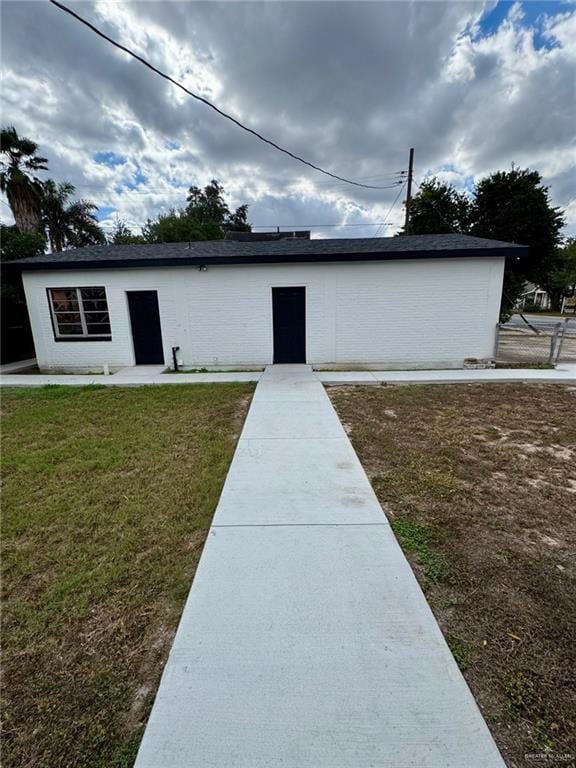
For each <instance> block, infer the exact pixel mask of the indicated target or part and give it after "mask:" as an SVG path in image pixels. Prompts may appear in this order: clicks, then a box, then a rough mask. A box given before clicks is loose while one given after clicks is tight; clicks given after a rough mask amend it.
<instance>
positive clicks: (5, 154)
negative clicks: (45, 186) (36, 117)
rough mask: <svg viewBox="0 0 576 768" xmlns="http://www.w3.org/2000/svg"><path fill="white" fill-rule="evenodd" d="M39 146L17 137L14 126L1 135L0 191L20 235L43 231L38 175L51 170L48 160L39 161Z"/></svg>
mask: <svg viewBox="0 0 576 768" xmlns="http://www.w3.org/2000/svg"><path fill="white" fill-rule="evenodd" d="M37 151H38V145H37V144H36V143H35V142H33V141H31V140H30V139H26V138H23V137H20V136H18V133H17V132H16V129H15V128H14V127H13V126H9V127H7V128H2V130H1V131H0V190H1V191H2V192H4V193H5V194H6V197H7V198H8V203H9V205H10V208H11V209H12V215H13V216H14V221H15V222H16V226H17V227H18V229H19V230H20V232H38V231H40V228H41V199H42V182H41V181H40V179H38V178H37V176H36V175H35V173H36V172H37V171H46V170H48V166H47V163H48V161H47V160H46V158H45V157H38V155H37V154H36V152H37Z"/></svg>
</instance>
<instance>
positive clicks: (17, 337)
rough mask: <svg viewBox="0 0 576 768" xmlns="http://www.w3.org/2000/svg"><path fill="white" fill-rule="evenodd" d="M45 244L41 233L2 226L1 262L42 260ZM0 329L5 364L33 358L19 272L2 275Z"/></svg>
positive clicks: (30, 332) (0, 238)
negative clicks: (26, 259) (40, 258)
mask: <svg viewBox="0 0 576 768" xmlns="http://www.w3.org/2000/svg"><path fill="white" fill-rule="evenodd" d="M45 247H46V243H45V241H44V238H43V236H42V235H41V234H40V233H39V232H20V230H19V229H18V227H16V226H13V227H5V226H1V225H0V258H1V260H2V262H7V261H14V259H25V258H29V257H31V256H39V255H40V254H41V253H44V249H45ZM0 306H1V315H0V326H1V332H2V362H3V363H7V362H11V361H12V360H19V359H22V358H24V357H33V356H34V342H33V341H32V331H31V330H30V320H29V318H28V311H27V309H26V299H25V298H24V289H23V287H22V278H21V276H20V274H19V273H17V272H10V271H8V270H5V271H3V274H2V287H1V289H0Z"/></svg>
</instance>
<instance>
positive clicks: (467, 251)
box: [3, 245, 528, 272]
mask: <svg viewBox="0 0 576 768" xmlns="http://www.w3.org/2000/svg"><path fill="white" fill-rule="evenodd" d="M527 250H528V247H527V246H518V245H516V246H514V247H511V248H504V247H502V246H500V247H499V248H458V249H447V250H445V251H441V250H438V249H435V250H427V251H425V250H422V251H416V250H415V251H375V252H371V253H368V252H367V253H321V254H309V253H308V254H304V253H303V254H290V255H285V256H282V255H280V254H278V255H276V254H274V255H269V256H264V255H263V256H209V257H201V256H181V257H165V258H162V257H160V258H146V259H139V258H131V259H94V260H89V259H79V260H77V261H74V260H72V259H70V260H68V261H35V260H34V259H30V261H27V262H19V263H18V262H7V263H6V264H4V265H3V266H4V267H5V268H6V267H8V266H11V268H12V269H17V270H18V271H22V272H28V271H45V272H52V271H54V270H71V269H141V268H147V267H148V268H151V267H195V266H196V267H200V266H206V267H209V266H221V265H234V264H314V263H328V262H356V261H404V260H415V259H416V260H417V259H463V258H468V259H473V258H478V257H481V258H503V257H507V256H511V257H516V256H520V255H521V253H522V251H527Z"/></svg>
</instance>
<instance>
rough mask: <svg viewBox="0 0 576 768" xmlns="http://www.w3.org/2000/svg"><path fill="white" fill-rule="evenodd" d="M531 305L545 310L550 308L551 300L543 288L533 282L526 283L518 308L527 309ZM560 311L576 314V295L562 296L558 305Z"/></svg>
mask: <svg viewBox="0 0 576 768" xmlns="http://www.w3.org/2000/svg"><path fill="white" fill-rule="evenodd" d="M531 307H534V308H535V309H538V310H543V311H545V310H547V309H551V307H552V302H551V300H550V296H549V295H548V293H547V292H546V291H545V290H544V288H540V287H539V286H537V285H535V284H534V283H526V285H525V286H524V292H523V293H522V296H521V298H520V301H519V303H518V309H527V308H531ZM560 311H561V312H562V313H565V314H569V313H572V314H576V296H564V297H563V298H562V303H561V305H560Z"/></svg>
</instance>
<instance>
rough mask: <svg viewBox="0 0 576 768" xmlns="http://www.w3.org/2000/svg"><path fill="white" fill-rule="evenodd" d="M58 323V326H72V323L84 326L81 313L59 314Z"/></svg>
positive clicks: (57, 314)
mask: <svg viewBox="0 0 576 768" xmlns="http://www.w3.org/2000/svg"><path fill="white" fill-rule="evenodd" d="M56 322H57V323H58V325H62V324H65V325H70V324H72V323H80V324H82V321H81V320H80V312H57V313H56Z"/></svg>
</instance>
